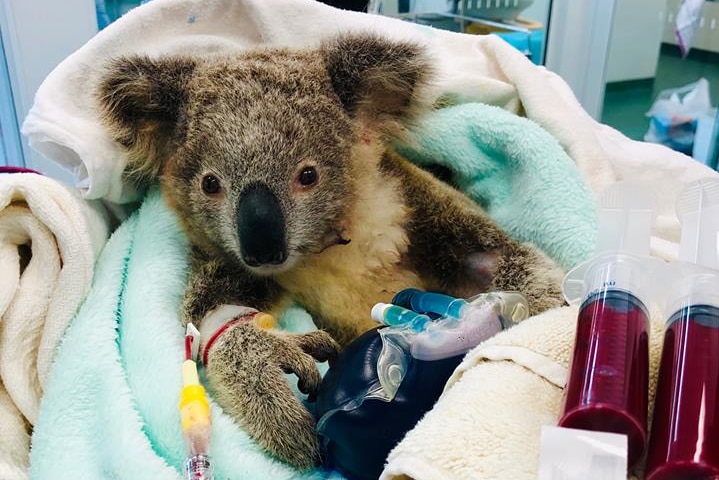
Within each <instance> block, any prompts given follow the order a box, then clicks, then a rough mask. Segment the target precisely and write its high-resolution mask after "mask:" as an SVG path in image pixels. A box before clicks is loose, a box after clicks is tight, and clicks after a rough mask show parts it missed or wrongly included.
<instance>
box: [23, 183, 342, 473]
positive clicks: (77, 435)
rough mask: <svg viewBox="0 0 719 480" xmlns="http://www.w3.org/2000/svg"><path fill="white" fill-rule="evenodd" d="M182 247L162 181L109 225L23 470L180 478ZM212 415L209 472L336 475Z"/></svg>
mask: <svg viewBox="0 0 719 480" xmlns="http://www.w3.org/2000/svg"><path fill="white" fill-rule="evenodd" d="M187 250H188V247H187V243H186V240H185V239H184V236H183V235H182V233H181V231H180V227H179V225H178V223H177V221H176V219H175V216H174V215H173V214H172V213H171V212H170V210H169V209H168V208H167V207H166V205H165V204H164V201H163V200H162V197H161V196H160V194H159V192H158V191H153V192H151V193H150V195H149V196H148V197H147V199H146V200H145V202H144V204H143V206H142V207H141V209H140V210H139V211H138V212H137V213H136V214H134V216H132V217H131V218H130V219H129V220H127V221H126V222H124V223H123V224H122V225H121V226H120V228H119V229H118V230H117V231H116V232H115V233H114V234H113V236H112V238H111V239H110V240H109V242H108V243H107V246H106V248H105V250H104V251H103V253H102V255H101V257H100V259H99V261H98V264H97V274H96V276H95V281H94V283H93V287H92V290H91V292H90V294H89V295H88V298H87V300H86V301H85V303H84V304H83V306H82V308H81V310H80V312H79V313H78V316H77V317H76V318H75V320H74V321H73V323H72V325H71V326H70V328H69V329H68V331H67V334H66V336H65V339H64V341H63V343H62V345H61V348H60V350H59V352H58V355H57V357H56V365H55V368H53V370H52V373H51V376H50V381H49V382H48V385H47V388H46V391H45V397H44V399H43V407H42V410H41V413H40V418H39V420H38V422H37V424H36V426H35V431H34V433H33V448H32V452H31V454H30V456H31V466H30V478H35V479H38V480H47V479H53V480H63V479H73V480H77V479H87V480H95V479H100V478H113V479H118V480H120V479H127V480H131V479H132V480H136V479H153V480H165V479H167V480H179V479H180V478H182V477H181V475H180V472H181V468H182V464H183V461H184V458H185V446H184V441H183V438H182V433H181V431H180V418H179V413H178V409H177V402H178V399H179V393H180V389H181V387H182V375H181V372H182V361H183V360H184V356H183V354H184V343H183V334H184V332H183V330H182V327H181V325H180V323H179V321H178V316H177V315H178V314H177V312H178V311H179V308H180V302H181V298H182V293H183V290H184V287H185V281H186V277H187V270H188V257H187V253H188V252H187ZM283 322H285V324H287V323H291V324H293V326H294V328H291V329H292V330H295V331H296V330H297V329H299V328H302V325H301V324H303V323H304V324H305V325H306V324H307V323H308V322H310V324H311V321H309V319H308V316H307V314H306V313H304V312H302V311H300V310H297V309H294V310H291V311H290V312H289V313H288V314H287V315H286V318H283ZM288 328H289V327H288ZM240 394H241V393H240ZM212 422H213V432H212V444H213V446H214V449H213V450H212V456H213V459H214V464H215V478H222V479H243V480H251V479H263V480H266V479H290V478H292V479H302V478H307V479H323V478H331V477H332V475H333V474H331V473H327V472H322V471H314V472H309V473H306V474H302V473H300V472H297V471H296V470H293V469H292V468H290V467H288V466H286V465H284V464H282V463H280V462H278V461H277V460H274V459H272V458H270V457H269V456H268V455H266V454H265V453H264V452H263V451H262V450H261V448H260V447H258V446H257V445H256V444H255V443H254V442H253V441H252V440H251V439H250V438H249V437H248V436H247V435H246V434H245V433H244V432H243V431H242V430H241V429H240V428H239V427H238V426H237V425H236V424H235V423H234V422H233V421H232V420H231V419H230V418H229V417H228V416H227V415H225V414H224V413H223V412H222V410H221V409H220V408H219V407H218V406H217V405H216V404H214V403H213V404H212Z"/></svg>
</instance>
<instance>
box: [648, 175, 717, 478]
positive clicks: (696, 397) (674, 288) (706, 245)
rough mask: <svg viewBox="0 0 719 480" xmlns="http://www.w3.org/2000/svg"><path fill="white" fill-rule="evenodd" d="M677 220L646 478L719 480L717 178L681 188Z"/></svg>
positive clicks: (669, 271) (667, 274) (668, 274)
mask: <svg viewBox="0 0 719 480" xmlns="http://www.w3.org/2000/svg"><path fill="white" fill-rule="evenodd" d="M677 216H678V217H679V220H680V221H681V223H682V237H681V244H680V247H679V260H680V262H676V263H673V264H671V265H670V266H669V267H668V268H667V273H666V276H667V277H668V278H671V279H672V280H673V281H672V282H671V283H670V286H669V288H668V289H667V295H665V297H666V298H668V299H670V301H669V304H668V306H667V309H666V313H667V318H668V319H669V320H668V321H667V325H666V331H665V334H664V347H663V349H662V360H661V365H660V367H659V381H658V384H657V395H656V400H655V402H654V421H653V422H652V436H651V439H650V442H649V454H648V456H647V468H646V478H647V479H648V480H673V479H689V478H719V270H718V269H719V252H718V251H717V249H718V248H719V245H718V244H717V238H719V181H717V180H714V179H712V180H702V181H699V182H695V183H694V184H692V185H690V186H689V187H687V189H686V190H685V191H684V192H683V193H682V195H681V197H680V200H679V203H678V205H677Z"/></svg>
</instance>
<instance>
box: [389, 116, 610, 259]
mask: <svg viewBox="0 0 719 480" xmlns="http://www.w3.org/2000/svg"><path fill="white" fill-rule="evenodd" d="M407 144H408V145H411V146H412V147H411V148H410V147H400V149H399V150H400V151H401V153H403V154H404V155H405V156H407V158H409V159H410V160H412V161H414V162H415V163H417V164H419V165H441V166H444V167H447V168H449V169H450V170H451V171H452V172H453V177H452V181H453V183H455V184H456V185H457V187H459V188H460V189H461V190H462V191H464V192H465V193H467V195H469V196H470V197H471V198H472V199H473V200H474V201H476V202H477V203H479V204H480V205H482V206H483V207H484V208H485V210H487V213H489V215H490V216H491V217H492V218H493V219H494V220H496V221H497V223H499V225H500V226H501V227H502V228H504V229H505V230H506V231H507V232H509V233H510V234H511V235H512V236H514V237H515V238H517V239H519V240H522V241H528V242H533V243H534V244H536V245H537V246H538V247H539V248H541V249H542V250H544V251H545V252H546V253H547V254H548V255H549V256H551V257H552V258H554V259H555V260H557V261H558V262H559V263H560V264H561V265H562V266H563V267H564V268H565V269H569V268H571V267H573V266H574V265H576V264H577V263H579V262H581V261H583V260H586V259H587V258H588V257H589V255H590V254H591V253H592V251H593V250H594V239H595V236H596V204H595V202H594V199H593V194H592V193H591V191H590V190H589V187H588V186H587V185H586V183H584V181H583V179H582V177H581V175H580V174H579V172H578V170H577V168H576V167H575V165H574V164H573V162H572V160H571V159H570V158H569V156H568V155H567V154H566V153H565V152H564V150H562V148H561V147H560V146H559V144H558V143H557V141H556V140H555V139H554V138H553V137H552V136H551V135H549V134H548V133H547V132H546V131H545V130H544V129H542V128H540V127H539V126H538V125H537V124H536V123H535V122H533V121H531V120H528V119H524V118H520V117H517V116H516V115H512V114H511V113H509V112H507V111H505V110H503V109H501V108H498V107H492V106H488V105H482V104H477V103H466V104H463V105H458V106H454V107H448V108H443V109H441V110H438V111H436V112H433V113H431V114H429V115H427V116H426V117H424V118H422V120H421V122H420V123H419V124H418V125H415V126H414V127H413V128H412V130H411V132H410V136H409V141H408V142H407Z"/></svg>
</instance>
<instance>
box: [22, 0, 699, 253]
mask: <svg viewBox="0 0 719 480" xmlns="http://www.w3.org/2000/svg"><path fill="white" fill-rule="evenodd" d="M359 31H374V32H379V33H381V34H383V35H386V36H388V37H391V38H400V39H413V40H416V41H419V42H422V43H424V44H426V45H427V46H428V48H430V51H431V54H432V57H433V58H434V61H435V70H436V71H437V72H438V75H439V76H438V78H437V81H436V82H435V83H434V89H433V92H432V94H433V95H434V96H435V97H439V96H442V95H445V94H446V95H450V96H452V97H454V98H456V99H459V100H461V101H470V100H472V101H480V102H483V103H488V104H491V105H498V106H500V107H503V108H505V109H507V110H510V111H512V112H515V113H523V114H525V115H526V116H527V117H529V118H531V119H533V120H535V121H536V122H537V123H539V124H540V125H541V126H542V127H544V128H545V129H546V130H547V131H548V132H549V133H551V134H552V135H553V136H554V137H555V138H557V139H558V140H559V142H560V143H561V145H562V146H563V147H564V148H565V150H566V151H567V152H568V153H569V155H570V157H572V159H574V161H575V162H576V163H577V165H578V166H579V167H580V169H581V170H582V171H583V172H584V173H585V175H586V177H587V179H588V181H589V182H590V183H591V184H592V187H593V188H594V189H595V190H597V191H599V190H602V189H603V187H605V186H606V185H607V184H608V183H611V182H613V181H615V180H617V179H625V178H635V177H636V179H637V180H638V181H640V182H643V183H645V184H647V185H648V186H649V187H650V188H652V189H655V190H657V191H661V192H662V193H664V192H666V193H667V194H666V195H662V198H661V201H662V204H661V210H660V212H659V218H658V221H657V225H658V227H657V232H658V233H659V234H660V236H662V237H667V238H668V239H669V240H672V241H677V240H678V235H677V234H675V232H677V231H678V223H677V220H676V218H675V216H674V204H673V203H672V199H673V198H674V197H675V195H676V194H677V192H679V191H680V190H681V189H682V187H683V186H684V185H685V184H686V183H687V182H689V181H692V180H695V179H696V178H699V177H701V176H703V175H706V174H707V172H708V171H709V169H708V168H707V167H705V166H703V165H700V164H698V163H696V162H688V161H687V158H688V157H686V156H684V155H682V154H680V153H677V152H673V151H670V150H668V149H666V148H662V147H660V146H657V145H650V144H646V143H641V142H635V141H632V140H629V139H628V138H626V137H624V136H623V135H621V134H620V133H619V132H617V131H615V130H613V129H611V128H609V127H606V126H603V125H600V124H598V123H597V122H596V121H594V120H593V119H592V118H591V117H590V116H589V115H588V114H587V113H586V112H585V111H584V110H583V109H582V108H581V106H580V105H579V103H578V102H577V100H576V98H575V97H574V95H573V93H572V91H571V90H570V88H569V87H568V86H567V84H566V83H565V82H564V81H563V80H562V79H561V78H560V77H558V76H557V75H555V74H553V73H551V72H549V71H548V70H546V69H545V68H543V67H538V66H535V65H534V64H532V62H530V61H529V60H528V59H526V58H525V57H524V56H523V55H522V54H521V53H520V52H518V51H517V50H515V49H513V48H512V47H510V46H509V45H508V44H507V43H505V42H504V41H503V40H501V39H500V38H498V37H496V36H492V35H489V36H473V35H463V34H457V33H451V32H446V31H441V30H435V29H431V28H428V27H425V26H418V25H414V24H411V23H408V22H405V21H400V20H396V19H391V18H387V17H381V16H374V15H368V14H363V13H357V12H347V11H341V10H337V9H334V8H332V7H328V6H326V5H324V4H320V3H318V2H314V1H311V0H154V1H152V2H150V3H148V4H146V5H142V6H140V7H138V8H136V9H135V10H133V11H131V12H130V13H128V14H127V15H126V16H124V17H122V18H120V19H119V20H118V21H117V22H115V23H114V24H112V25H110V26H109V27H108V28H106V29H105V30H103V31H102V32H100V33H99V34H98V35H97V36H96V37H95V38H93V39H92V40H90V41H89V42H88V43H87V44H86V45H85V46H83V47H82V48H80V49H79V50H78V51H77V52H75V53H74V54H72V55H71V56H70V57H68V58H67V59H66V60H65V61H63V62H62V63H61V64H60V65H59V66H58V67H57V68H56V69H55V70H54V71H53V72H52V73H51V74H50V75H49V76H48V77H47V79H46V80H45V82H43V84H42V85H41V87H40V89H39V90H38V92H37V96H36V98H35V104H34V105H33V107H32V109H31V111H30V113H29V114H28V117H27V119H26V121H25V124H24V126H23V132H24V133H25V134H26V135H27V136H28V138H29V141H30V144H31V145H32V146H33V147H35V148H36V149H38V150H40V152H42V153H44V154H45V155H46V156H48V157H49V158H51V159H53V160H55V161H57V162H59V163H60V164H63V165H65V166H67V167H68V168H70V169H73V170H74V171H75V173H76V175H77V180H78V186H80V187H81V188H83V189H84V190H85V195H86V198H105V199H107V200H110V201H113V202H125V201H129V200H131V199H133V198H136V196H137V192H134V191H132V190H131V189H130V188H129V187H128V186H123V185H122V183H121V181H120V174H121V171H122V169H123V168H124V166H125V163H126V157H125V154H124V152H123V151H122V149H120V148H119V147H118V146H117V145H116V144H115V143H114V142H113V141H112V140H111V138H110V137H109V136H108V133H107V131H106V130H105V129H104V128H103V126H102V123H101V122H100V120H99V118H98V109H97V107H96V104H95V99H94V96H93V92H94V89H95V86H96V85H97V82H98V78H99V76H100V75H101V74H102V72H103V66H104V65H105V64H106V62H107V61H108V59H110V58H112V57H116V56H119V55H130V54H133V53H145V54H149V55H161V54H169V53H174V52H181V53H183V54H201V53H202V52H208V51H217V50H233V49H245V48H253V47H261V46H289V47H294V48H299V47H307V46H314V45H318V44H319V42H320V41H321V40H322V39H323V38H326V37H328V36H331V35H334V34H336V33H337V32H359ZM661 170H663V171H661ZM652 172H653V173H652Z"/></svg>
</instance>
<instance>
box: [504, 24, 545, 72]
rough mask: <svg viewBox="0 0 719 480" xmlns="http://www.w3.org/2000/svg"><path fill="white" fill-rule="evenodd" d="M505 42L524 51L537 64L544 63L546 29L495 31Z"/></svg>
mask: <svg viewBox="0 0 719 480" xmlns="http://www.w3.org/2000/svg"><path fill="white" fill-rule="evenodd" d="M492 35H497V36H498V37H500V38H502V39H503V40H504V41H505V42H507V43H509V44H510V45H511V46H513V47H514V48H516V49H517V50H519V51H520V52H522V53H524V54H525V55H526V56H527V57H529V59H530V60H531V61H532V63H534V64H535V65H542V60H543V58H542V57H543V55H542V53H543V47H544V30H532V31H530V32H529V33H523V32H493V33H492Z"/></svg>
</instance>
